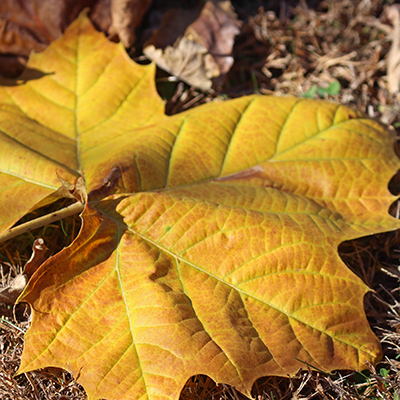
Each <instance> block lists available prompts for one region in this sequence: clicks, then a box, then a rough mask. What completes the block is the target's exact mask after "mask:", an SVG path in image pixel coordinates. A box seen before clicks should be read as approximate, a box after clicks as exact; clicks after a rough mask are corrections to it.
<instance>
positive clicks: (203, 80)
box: [143, 37, 219, 90]
mask: <svg viewBox="0 0 400 400" xmlns="http://www.w3.org/2000/svg"><path fill="white" fill-rule="evenodd" d="M143 52H144V54H145V55H146V56H147V57H148V58H150V59H151V60H153V61H155V62H156V64H157V65H158V66H159V67H160V68H161V69H163V70H165V71H167V72H169V73H170V74H171V75H174V76H176V77H178V78H180V79H182V80H183V81H185V82H186V83H188V84H189V85H192V86H195V87H197V88H199V89H202V90H209V89H211V86H212V78H214V77H217V76H219V69H218V66H217V64H216V63H215V61H214V59H213V57H212V56H211V55H210V54H209V53H208V51H207V49H206V48H205V47H204V46H203V45H201V44H199V43H196V42H194V41H192V40H189V39H187V38H185V37H183V38H181V39H179V40H178V41H177V43H176V44H175V45H174V46H167V47H166V49H165V50H161V49H156V48H155V47H154V46H153V45H149V46H147V47H146V48H145V49H144V50H143Z"/></svg>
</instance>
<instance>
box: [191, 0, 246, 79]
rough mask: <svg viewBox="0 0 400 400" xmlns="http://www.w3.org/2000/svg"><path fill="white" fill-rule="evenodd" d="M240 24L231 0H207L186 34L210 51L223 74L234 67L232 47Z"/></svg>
mask: <svg viewBox="0 0 400 400" xmlns="http://www.w3.org/2000/svg"><path fill="white" fill-rule="evenodd" d="M240 25H241V24H240V21H238V19H237V16H236V14H235V13H234V12H233V9H232V5H231V2H230V1H207V2H206V3H205V4H204V7H203V9H202V11H201V14H200V16H199V18H198V19H197V20H196V21H195V22H193V24H191V25H190V26H189V27H188V28H187V30H186V32H185V36H186V37H187V38H189V39H191V40H194V41H195V42H197V43H200V44H202V45H203V46H204V47H205V48H206V49H207V50H208V51H209V53H210V54H211V55H212V56H213V57H214V59H215V62H216V63H217V65H218V67H219V70H220V74H221V75H223V74H226V73H227V72H228V71H229V70H230V69H231V67H232V64H233V57H232V48H233V44H234V41H235V36H236V35H238V34H239V32H240Z"/></svg>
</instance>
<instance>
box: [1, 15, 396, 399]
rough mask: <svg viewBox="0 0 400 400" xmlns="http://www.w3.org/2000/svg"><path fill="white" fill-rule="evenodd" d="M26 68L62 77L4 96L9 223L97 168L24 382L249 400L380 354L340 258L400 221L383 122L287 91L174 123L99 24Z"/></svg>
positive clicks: (40, 285)
mask: <svg viewBox="0 0 400 400" xmlns="http://www.w3.org/2000/svg"><path fill="white" fill-rule="evenodd" d="M29 66H30V68H31V71H32V70H33V71H34V70H40V71H42V72H44V73H46V74H47V75H45V76H43V77H40V78H38V79H33V78H34V77H35V76H32V75H30V74H32V72H27V73H26V75H25V76H23V77H22V78H23V79H24V80H25V81H26V82H25V83H24V84H20V85H15V83H13V82H7V86H4V87H2V88H1V91H0V103H1V105H0V107H1V110H2V111H1V112H2V114H1V115H2V117H1V120H0V121H1V124H0V132H1V134H2V135H3V136H2V138H1V143H2V148H1V149H2V150H1V151H2V153H1V158H0V170H1V175H0V179H2V181H3V185H2V188H3V191H2V192H0V209H1V210H3V211H2V213H1V223H2V224H3V226H10V225H11V224H12V223H13V222H14V221H15V220H16V219H18V218H19V217H20V216H21V215H22V214H24V213H25V212H27V211H28V210H29V209H31V208H32V207H35V206H36V205H37V203H39V202H43V201H44V200H43V199H45V198H46V196H51V194H52V193H53V192H54V190H55V189H56V187H57V184H56V170H58V171H62V175H63V176H64V178H65V177H67V178H71V179H72V178H73V177H74V176H78V175H79V174H81V173H82V172H84V173H85V178H86V182H87V186H88V190H89V192H90V193H89V201H90V202H89V205H88V206H87V207H86V209H85V211H84V213H83V215H82V219H83V226H82V229H81V232H80V234H79V235H78V237H77V238H76V240H75V241H74V242H73V243H72V244H71V246H69V247H67V248H65V249H64V250H62V251H61V252H60V253H58V254H56V255H55V256H53V257H52V258H50V259H49V260H47V261H46V262H45V263H44V264H43V265H42V266H41V267H40V268H39V269H38V270H37V272H36V273H35V274H34V275H33V277H32V278H31V280H30V282H29V284H28V286H27V288H26V290H25V292H24V293H23V294H22V296H21V298H20V300H21V301H27V302H29V303H30V304H31V305H32V308H33V320H32V327H31V328H30V329H29V331H28V333H27V335H26V343H25V349H24V353H23V359H22V365H21V368H20V372H23V371H28V370H31V369H36V368H40V367H45V366H50V365H51V366H58V367H62V368H68V369H70V370H72V371H73V372H74V374H75V375H78V373H79V376H80V377H79V381H80V382H81V383H82V384H83V385H84V387H85V389H86V390H87V393H88V395H89V398H91V399H94V398H101V397H104V398H108V399H139V398H149V399H151V400H153V399H171V400H172V399H177V397H178V396H179V393H180V390H181V389H182V386H183V385H184V383H185V382H186V380H187V379H188V378H189V377H190V376H192V375H194V374H207V375H209V376H211V377H212V378H213V379H215V380H216V381H218V382H224V383H228V384H231V385H234V386H236V387H237V388H238V389H239V390H241V391H242V392H243V393H245V394H249V392H250V389H251V386H252V384H253V382H254V381H255V380H256V379H257V378H258V377H261V376H264V375H283V376H285V375H287V374H293V373H295V372H296V371H297V369H298V368H299V367H301V366H302V365H303V364H302V362H307V363H310V364H311V365H313V366H314V367H317V368H320V369H323V370H333V369H347V368H356V369H363V368H364V367H365V361H366V360H367V361H370V362H376V361H377V360H378V359H379V357H380V356H381V349H380V345H379V342H378V340H377V338H376V337H375V336H374V335H373V333H372V331H371V329H370V327H369V325H368V322H367V319H366V317H365V313H364V310H363V297H364V294H365V293H366V291H367V290H368V288H367V287H366V286H365V284H363V283H362V281H361V280H360V279H359V278H358V277H357V276H355V275H354V274H353V273H352V272H351V271H350V270H348V269H347V267H346V266H345V265H344V263H343V262H342V261H341V259H340V257H339V256H338V254H337V247H338V245H339V243H340V242H342V241H344V240H348V239H351V238H355V237H358V236H362V235H368V234H372V233H377V232H382V231H385V230H392V229H396V228H398V227H400V224H399V222H398V221H397V220H395V219H394V218H392V217H391V216H389V214H388V212H387V211H388V207H389V205H390V204H391V202H393V201H394V200H395V198H394V196H392V195H391V194H390V193H389V191H388V190H387V182H388V181H389V179H390V178H391V176H392V175H393V174H394V173H395V172H396V170H397V169H398V168H399V167H400V162H399V160H398V159H397V157H396V156H395V154H394V151H393V148H392V147H393V137H392V135H391V134H390V133H389V132H387V131H386V130H385V129H384V128H383V127H382V126H381V125H379V124H378V123H376V122H375V121H372V120H369V119H367V118H365V117H363V116H362V115H361V114H360V113H357V112H355V111H352V110H350V109H349V108H346V107H343V106H340V105H337V104H333V103H327V102H322V101H313V100H306V99H295V98H290V97H287V98H284V97H273V96H250V97H243V98H239V99H236V100H230V101H227V102H221V103H211V104H207V105H204V106H201V107H198V108H196V109H193V110H190V111H188V112H186V113H182V114H179V115H175V116H172V117H166V116H165V115H163V112H162V102H161V100H160V99H159V97H158V96H157V93H156V91H155V88H154V83H153V75H154V67H153V66H138V65H136V64H134V63H133V62H132V61H130V60H129V58H128V57H127V55H126V54H125V52H124V50H123V48H122V47H121V46H119V45H115V44H112V43H109V42H108V41H107V40H106V39H105V38H104V37H103V36H102V35H101V34H99V33H97V32H96V31H94V29H93V27H92V26H91V25H90V23H89V21H88V20H87V19H86V17H85V16H84V15H82V16H81V17H80V18H79V19H78V20H77V21H76V22H75V23H74V24H73V25H72V26H71V27H70V28H69V29H68V30H67V31H66V33H65V35H64V36H63V37H62V38H61V39H59V40H58V41H56V42H54V43H53V44H52V45H51V46H50V47H49V48H48V49H47V50H46V51H45V52H43V53H41V54H36V55H34V56H33V57H32V59H31V61H30V64H29ZM3 143H4V146H3ZM5 146H8V147H7V148H6V149H5V150H3V149H4V148H5ZM15 187H17V188H18V187H19V188H20V190H21V192H18V191H17V189H15ZM20 193H22V194H23V195H22V194H20ZM106 196H108V197H106ZM14 201H15V203H12V202H14ZM10 204H14V210H12V212H8V213H7V215H5V212H4V210H7V211H9V210H10V209H11V206H10Z"/></svg>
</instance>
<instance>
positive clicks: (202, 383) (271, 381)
mask: <svg viewBox="0 0 400 400" xmlns="http://www.w3.org/2000/svg"><path fill="white" fill-rule="evenodd" d="M264 3H265V5H271V6H275V12H273V11H268V10H267V8H265V9H263V8H259V9H258V11H257V10H256V12H254V10H251V9H250V8H251V6H250V5H246V2H239V1H237V4H236V10H237V12H238V14H239V17H240V18H241V19H242V20H244V24H243V27H242V33H241V35H240V36H239V37H238V38H237V41H236V45H235V49H234V53H235V64H234V66H233V68H232V70H231V72H230V73H229V75H228V77H227V81H226V84H225V85H224V87H222V88H219V89H218V90H217V91H216V92H215V93H213V94H205V93H201V92H199V91H196V90H194V89H191V88H188V87H187V86H186V85H184V84H182V83H180V84H174V85H173V87H172V90H173V95H171V96H169V97H170V100H169V102H168V104H167V112H168V113H169V114H174V113H176V112H179V111H182V110H185V109H187V108H190V107H193V106H197V105H199V104H201V103H204V102H207V101H211V100H213V99H214V98H216V97H219V96H222V94H224V95H223V97H237V96H240V95H243V94H250V93H254V92H260V93H271V92H274V93H278V94H293V95H301V96H304V95H307V96H312V95H313V92H315V87H316V88H327V87H328V85H329V84H330V83H332V82H339V83H340V87H339V88H340V90H339V91H338V92H335V93H327V92H326V91H325V93H324V92H323V91H320V94H319V95H318V93H314V96H315V97H318V96H319V97H325V98H329V99H332V100H335V101H338V102H340V103H342V104H347V105H351V106H353V107H355V108H357V109H359V110H362V111H364V112H365V113H366V114H368V115H369V116H371V117H375V118H378V119H379V120H381V121H383V122H384V123H386V124H388V125H389V126H390V127H391V128H393V129H396V128H398V127H399V126H400V113H399V110H400V100H399V99H400V95H399V94H398V93H394V94H393V93H390V91H389V88H388V83H387V76H386V74H387V56H388V53H389V50H390V46H391V38H390V32H391V25H390V21H389V20H388V18H387V16H386V12H385V7H386V6H387V5H388V4H390V3H391V2H390V1H382V0H362V1H351V0H339V1H322V2H318V4H317V5H316V6H315V8H313V9H310V8H307V6H306V4H305V2H304V1H303V2H300V3H299V4H297V6H295V7H290V6H291V4H292V3H293V2H285V1H280V2H277V1H275V2H274V1H265V2H264ZM260 4H262V2H260ZM249 15H251V16H249ZM160 86H162V84H161V85H160ZM168 90H171V88H169V89H168ZM397 180H398V179H397ZM398 186H399V185H396V179H394V180H393V182H392V184H391V190H392V191H393V192H395V193H396V194H399V192H400V188H399V187H398ZM392 213H393V214H394V215H397V216H398V214H399V213H398V206H397V205H394V206H393V208H392ZM78 225H79V222H78V221H77V220H76V219H70V220H68V221H64V226H63V227H62V226H61V224H60V223H58V224H55V225H54V226H51V227H47V228H45V229H42V230H41V231H40V232H39V233H35V236H36V237H43V238H44V239H45V242H46V244H47V246H51V247H52V250H51V251H52V252H53V253H54V252H55V251H57V250H58V249H60V248H61V247H62V246H65V245H66V244H67V243H66V240H70V239H71V238H72V237H74V235H75V234H76V232H77V230H78ZM64 230H66V233H67V235H65V234H64V232H63V231H64ZM399 235H400V234H399V233H398V232H393V233H388V234H381V235H377V236H373V237H368V238H361V239H358V240H355V241H351V242H346V243H343V244H342V245H341V246H340V254H341V256H342V258H343V260H344V261H345V262H346V264H347V265H348V266H349V267H350V268H352V269H353V270H354V271H355V272H356V273H357V274H358V275H359V276H360V277H361V278H362V279H363V280H364V281H365V282H366V283H367V284H368V285H369V286H370V287H371V288H373V289H374V291H375V292H374V293H373V294H371V295H369V296H367V298H366V300H365V307H366V312H367V316H368V318H369V320H370V322H371V326H372V328H373V330H374V332H375V333H376V335H377V336H378V337H379V339H380V340H381V342H382V346H383V349H384V354H385V358H384V360H383V362H382V363H381V364H379V365H378V366H377V367H376V368H374V367H373V366H371V365H370V366H366V367H367V368H366V371H364V372H363V373H360V372H346V371H342V372H337V373H335V374H331V375H328V374H324V373H322V372H319V371H312V370H311V369H309V368H307V366H305V368H304V370H303V371H299V372H298V374H297V375H296V376H294V377H291V378H276V377H271V378H264V379H259V380H258V381H256V382H255V384H254V386H253V395H254V397H255V398H257V399H258V400H266V399H273V400H277V399H288V400H289V399H387V400H399V399H400V360H399V361H398V359H397V358H398V356H400V293H399V290H400V289H399V288H400V287H399V280H400V269H399V266H400V242H399ZM32 238H33V237H32V236H29V235H26V236H23V237H20V238H18V240H14V241H12V243H6V244H5V245H3V246H1V247H0V256H1V257H2V260H0V261H1V262H2V267H1V269H0V277H1V279H2V281H1V286H7V284H8V282H9V280H10V279H11V278H12V277H14V276H16V274H17V273H18V272H20V270H21V266H22V265H24V263H25V262H26V261H27V259H28V258H29V256H30V251H31V248H30V246H31V243H32V241H33V240H32ZM0 317H1V319H0V398H1V399H7V400H8V399H10V400H16V399H60V400H61V399H64V400H65V399H84V398H85V393H84V390H83V389H82V388H81V387H80V386H79V385H78V384H77V383H76V382H75V381H74V380H73V378H72V376H71V374H70V373H68V372H66V371H63V370H59V369H55V368H47V369H44V370H41V371H35V372H30V373H27V374H22V375H20V376H17V377H14V373H15V372H16V371H17V369H18V365H19V362H20V357H21V353H22V348H23V336H24V332H25V331H26V329H27V328H28V326H29V318H30V313H29V309H28V307H27V306H25V305H23V304H22V305H18V306H8V307H7V306H5V305H1V306H0ZM181 398H182V400H200V399H201V400H215V399H234V400H239V399H244V396H242V395H241V394H240V393H238V392H237V391H236V390H235V389H234V388H232V387H229V386H227V385H224V384H220V385H216V384H215V383H214V382H213V381H212V380H211V379H210V378H208V377H206V376H196V377H193V378H191V379H190V380H189V381H188V382H187V384H186V386H185V388H184V389H183V390H182V394H181Z"/></svg>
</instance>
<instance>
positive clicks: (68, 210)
mask: <svg viewBox="0 0 400 400" xmlns="http://www.w3.org/2000/svg"><path fill="white" fill-rule="evenodd" d="M84 208H85V205H84V204H82V203H81V202H79V201H78V202H76V203H74V204H71V205H69V206H68V207H65V208H62V209H61V210H58V211H56V212H53V213H51V214H47V215H44V216H43V217H39V218H36V219H33V220H32V221H28V222H25V223H24V224H21V225H18V226H15V227H14V228H10V229H8V230H7V231H5V232H4V233H2V234H0V243H2V242H5V241H6V240H8V239H12V238H13V237H15V236H18V235H21V234H22V233H25V232H30V231H31V230H33V229H36V228H41V227H42V226H45V225H49V224H51V223H53V222H56V221H59V220H60V219H63V218H66V217H70V216H71V215H75V214H78V213H80V212H81V211H83V209H84Z"/></svg>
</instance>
